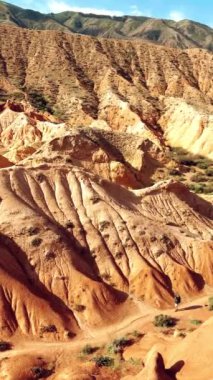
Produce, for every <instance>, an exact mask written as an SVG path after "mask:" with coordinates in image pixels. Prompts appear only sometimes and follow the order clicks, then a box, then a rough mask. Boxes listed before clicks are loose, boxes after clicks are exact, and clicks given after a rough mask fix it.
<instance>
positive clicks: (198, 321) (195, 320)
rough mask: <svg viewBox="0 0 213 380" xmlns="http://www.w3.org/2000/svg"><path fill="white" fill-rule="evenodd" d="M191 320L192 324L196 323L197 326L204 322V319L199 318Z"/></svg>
mask: <svg viewBox="0 0 213 380" xmlns="http://www.w3.org/2000/svg"><path fill="white" fill-rule="evenodd" d="M190 322H191V324H192V325H195V326H199V325H201V323H202V321H200V320H199V319H192V320H191V321H190Z"/></svg>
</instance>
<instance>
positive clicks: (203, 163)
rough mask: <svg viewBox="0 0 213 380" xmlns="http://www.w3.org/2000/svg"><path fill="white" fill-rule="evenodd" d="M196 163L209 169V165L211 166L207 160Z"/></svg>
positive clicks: (199, 166)
mask: <svg viewBox="0 0 213 380" xmlns="http://www.w3.org/2000/svg"><path fill="white" fill-rule="evenodd" d="M196 165H197V166H198V168H200V169H208V167H209V163H208V162H205V161H198V162H196Z"/></svg>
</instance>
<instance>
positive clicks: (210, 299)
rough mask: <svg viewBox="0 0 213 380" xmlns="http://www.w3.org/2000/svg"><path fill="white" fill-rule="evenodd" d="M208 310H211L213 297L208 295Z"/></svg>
mask: <svg viewBox="0 0 213 380" xmlns="http://www.w3.org/2000/svg"><path fill="white" fill-rule="evenodd" d="M209 310H210V311H213V297H209Z"/></svg>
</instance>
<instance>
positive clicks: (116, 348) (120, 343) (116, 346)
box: [108, 338, 133, 354]
mask: <svg viewBox="0 0 213 380" xmlns="http://www.w3.org/2000/svg"><path fill="white" fill-rule="evenodd" d="M132 343H133V339H129V338H119V339H115V340H113V342H112V344H110V345H109V347H108V352H109V353H111V354H117V353H118V352H121V351H123V349H124V348H125V347H127V346H130V345H131V344H132Z"/></svg>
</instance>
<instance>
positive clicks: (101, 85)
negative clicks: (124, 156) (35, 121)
mask: <svg viewBox="0 0 213 380" xmlns="http://www.w3.org/2000/svg"><path fill="white" fill-rule="evenodd" d="M0 31H1V33H0V84H1V91H0V99H1V100H2V101H3V102H5V101H6V100H7V99H10V98H11V99H14V100H19V101H20V99H25V100H27V101H28V102H30V103H31V104H32V105H33V106H35V107H36V108H38V109H41V110H47V111H49V112H53V113H55V114H56V115H58V117H62V116H63V118H66V120H67V121H68V124H69V125H70V126H71V127H74V126H80V125H83V126H91V127H101V128H111V129H113V130H116V131H121V132H129V133H135V134H142V135H144V133H146V134H147V136H150V138H151V139H155V141H158V142H159V143H162V142H163V141H164V142H165V136H166V139H168V143H169V144H171V145H174V146H176V147H177V146H180V147H183V148H185V149H189V150H190V151H191V152H193V153H196V154H197V153H199V154H200V155H203V156H207V157H209V158H211V155H212V142H211V141H212V139H211V130H212V116H211V115H212V109H213V105H212V103H213V84H212V78H213V57H212V54H210V53H208V52H207V51H205V50H200V49H191V50H186V51H182V50H178V49H171V48H166V47H161V46H156V45H153V44H147V43H144V42H142V41H123V40H109V39H97V38H92V37H87V36H81V35H71V34H67V33H61V32H56V31H29V30H26V29H21V28H15V27H11V26H6V25H1V26H0ZM11 49H12V50H13V54H11ZM183 135H184V139H183ZM187 141H190V144H187Z"/></svg>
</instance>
